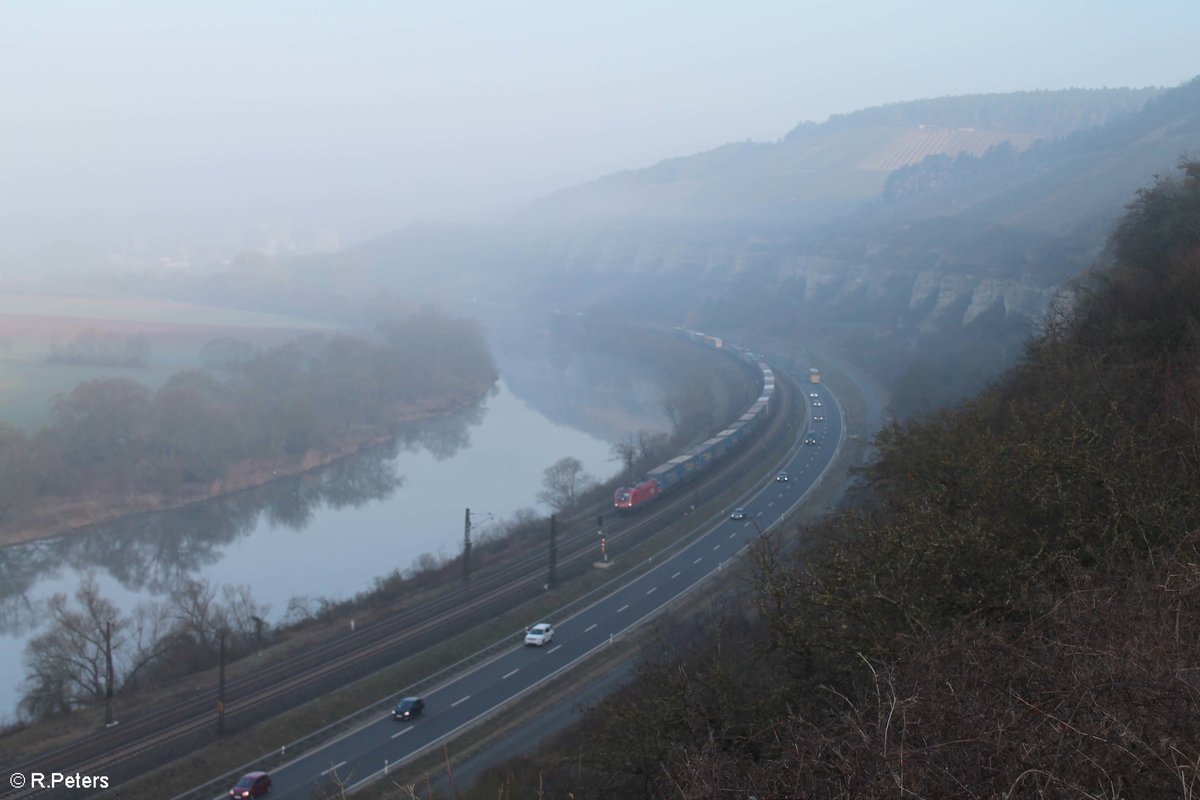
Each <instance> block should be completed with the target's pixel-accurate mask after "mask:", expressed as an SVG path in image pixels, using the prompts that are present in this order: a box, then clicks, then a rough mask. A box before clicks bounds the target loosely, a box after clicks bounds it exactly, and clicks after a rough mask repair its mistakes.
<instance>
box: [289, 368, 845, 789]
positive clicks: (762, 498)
mask: <svg viewBox="0 0 1200 800" xmlns="http://www.w3.org/2000/svg"><path fill="white" fill-rule="evenodd" d="M800 388H801V390H802V393H803V394H804V395H805V399H806V400H807V409H806V416H805V420H806V421H807V426H806V427H805V428H804V430H802V431H800V433H801V434H803V433H805V432H811V433H813V434H815V437H816V442H815V443H813V444H808V445H799V446H797V447H795V448H793V449H792V450H791V451H790V452H789V458H788V460H787V461H786V463H784V464H781V465H779V467H778V469H780V470H786V471H787V473H788V475H789V480H787V481H778V480H774V479H773V478H774V476H770V477H769V478H768V480H766V481H765V482H764V483H763V485H761V486H759V487H756V489H755V490H754V491H753V492H752V493H751V494H750V496H748V497H746V498H743V499H741V500H739V501H738V502H737V503H736V504H735V505H740V506H742V507H743V508H744V509H745V511H746V512H747V517H746V518H745V519H741V520H734V519H729V518H726V519H723V520H720V521H718V522H716V523H713V524H711V525H710V527H708V528H707V529H706V530H705V531H704V532H703V533H702V535H700V536H699V537H698V538H696V539H695V540H694V541H693V542H692V543H691V544H689V545H688V546H686V547H685V548H684V549H683V550H681V551H679V552H678V553H676V554H675V555H673V556H670V557H669V558H666V559H665V560H663V561H662V562H661V563H659V564H657V565H655V566H654V567H653V568H652V569H650V570H648V571H647V572H645V573H644V574H642V575H641V576H640V577H638V578H636V579H634V580H633V581H632V582H630V583H627V584H626V585H624V586H622V587H621V588H620V589H618V590H616V591H614V592H613V593H612V594H610V595H608V596H606V597H604V598H602V599H600V600H597V601H596V602H595V603H593V604H592V605H590V606H588V607H586V608H584V609H582V610H580V611H578V612H576V613H574V614H572V615H571V616H569V617H565V618H563V619H552V620H549V621H551V622H553V623H554V626H555V635H554V640H553V642H552V643H550V644H549V645H547V646H546V647H526V646H524V645H523V644H521V643H520V642H518V641H516V640H514V642H513V647H512V648H511V649H509V650H506V651H504V652H501V653H500V654H498V655H496V656H495V657H493V658H492V659H490V660H488V661H486V662H484V663H482V664H480V665H478V666H476V667H474V668H472V669H470V670H469V671H467V672H465V673H463V674H461V675H458V676H456V677H454V678H453V679H451V680H448V681H446V682H445V683H443V684H441V685H439V686H437V687H436V688H435V689H433V690H431V691H429V692H427V693H426V694H425V695H424V699H425V703H426V712H425V714H424V715H423V716H422V717H419V718H417V719H416V720H415V721H414V722H409V723H401V722H396V721H394V720H393V719H391V717H390V716H385V715H384V714H382V713H381V714H380V716H379V718H378V719H376V720H373V721H371V722H368V723H366V724H364V725H362V726H360V727H359V728H357V729H355V730H353V731H350V732H349V733H347V734H345V735H343V736H341V737H339V738H338V739H336V740H334V741H331V742H329V743H327V744H326V745H325V746H323V747H322V748H320V749H319V750H316V751H313V752H311V753H308V754H305V755H303V756H300V757H298V758H296V759H295V760H292V761H290V762H288V763H286V764H284V765H282V766H279V767H276V768H275V769H274V770H273V771H272V773H271V775H272V779H273V782H274V783H273V787H272V791H271V797H274V798H292V799H293V800H310V799H311V798H318V797H322V796H323V795H322V792H325V793H327V794H326V795H325V796H328V793H332V792H333V791H334V790H335V789H336V784H337V783H339V782H340V783H341V784H342V785H343V786H346V787H347V788H348V789H349V790H350V791H353V790H354V789H355V788H357V787H359V786H362V785H365V784H366V783H368V782H371V781H375V780H378V779H380V778H382V777H384V776H385V775H386V774H387V773H388V772H389V771H391V770H393V769H395V768H396V767H397V766H398V765H400V764H403V763H405V762H407V761H409V760H411V759H413V758H414V757H416V756H418V755H420V754H422V753H423V752H426V751H428V750H430V749H431V748H434V747H437V746H439V745H440V744H441V743H442V742H444V741H446V740H448V739H450V738H451V737H453V736H454V735H455V734H457V733H459V732H461V731H463V730H465V729H466V728H468V727H469V726H471V725H472V724H473V723H476V722H477V721H479V720H481V719H483V718H485V717H488V716H489V715H491V714H493V713H496V712H497V711H498V710H499V709H501V708H502V707H503V706H506V705H508V704H510V703H519V702H522V700H523V699H526V698H530V699H534V698H535V697H536V695H535V693H536V692H537V690H538V687H539V686H541V685H542V684H544V683H545V682H546V681H548V680H549V679H551V678H552V677H554V676H556V675H558V674H560V673H562V672H564V671H565V670H568V669H570V668H571V667H572V666H574V665H575V664H577V663H579V662H580V661H582V660H583V659H585V658H587V657H588V656H589V655H590V654H592V653H594V652H596V651H597V650H599V649H601V648H604V647H608V646H609V645H610V644H611V643H612V642H613V641H614V640H615V639H616V638H617V637H620V636H622V635H623V634H625V633H626V632H628V631H629V630H630V629H632V628H633V627H635V626H636V625H638V624H639V623H641V622H643V621H644V620H646V619H647V618H649V617H651V616H653V615H655V614H656V613H658V612H660V611H661V610H662V609H663V608H665V607H666V606H667V605H669V604H670V603H671V602H672V601H673V600H675V599H676V598H678V597H680V596H681V595H683V594H685V593H686V592H688V591H690V590H691V589H693V588H695V587H696V586H697V585H699V584H700V583H701V582H703V581H704V579H705V578H707V577H709V576H711V575H713V574H714V573H716V572H717V571H718V570H721V569H723V568H724V566H725V564H726V563H727V562H728V561H729V560H730V559H732V558H733V557H735V556H736V555H737V554H738V553H739V552H740V551H742V550H743V549H744V548H745V547H747V546H748V545H749V544H750V543H751V542H752V541H753V540H754V539H755V538H756V537H757V536H758V535H759V534H760V533H761V532H763V531H765V530H767V529H769V528H770V527H771V525H773V524H774V523H775V522H777V521H778V520H779V519H781V518H782V517H783V516H785V515H786V514H787V513H788V512H790V511H791V510H792V509H793V508H795V507H796V506H797V505H798V504H799V502H800V500H801V499H802V498H803V496H804V495H805V494H806V493H807V492H808V491H809V489H811V488H812V487H813V486H814V485H815V484H816V482H817V481H818V480H819V478H820V477H821V475H822V473H823V472H824V470H825V469H827V468H828V466H829V465H830V463H832V461H833V458H834V456H835V455H836V453H837V450H838V448H839V447H840V445H841V442H842V439H843V436H844V423H843V418H842V413H841V409H840V407H839V406H838V404H837V402H836V400H835V398H834V397H833V395H832V394H831V393H830V392H829V390H828V388H827V387H826V386H825V385H823V384H808V383H804V384H801V386H800ZM814 415H816V416H821V417H823V418H824V419H823V420H822V421H813V417H814ZM797 422H799V421H797ZM799 438H801V439H802V438H803V437H802V436H801V437H799ZM541 621H543V620H537V619H531V620H529V624H530V625H532V624H534V623H536V622H541Z"/></svg>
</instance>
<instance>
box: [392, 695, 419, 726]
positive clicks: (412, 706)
mask: <svg viewBox="0 0 1200 800" xmlns="http://www.w3.org/2000/svg"><path fill="white" fill-rule="evenodd" d="M423 713H425V701H424V700H422V699H421V698H419V697H406V698H404V699H403V700H401V701H400V702H399V703H396V707H395V708H393V709H392V719H398V720H400V721H401V722H408V721H409V720H411V719H416V718H417V717H419V716H421V715H422V714H423Z"/></svg>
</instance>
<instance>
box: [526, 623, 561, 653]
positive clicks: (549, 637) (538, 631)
mask: <svg viewBox="0 0 1200 800" xmlns="http://www.w3.org/2000/svg"><path fill="white" fill-rule="evenodd" d="M553 640H554V626H553V625H551V624H550V623H549V622H539V623H538V624H537V625H534V626H533V627H532V628H530V629H529V630H527V631H525V644H535V645H537V646H538V647H545V646H546V645H548V644H550V642H551V641H553Z"/></svg>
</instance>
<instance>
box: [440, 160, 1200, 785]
mask: <svg viewBox="0 0 1200 800" xmlns="http://www.w3.org/2000/svg"><path fill="white" fill-rule="evenodd" d="M1197 220H1200V162H1186V163H1185V164H1183V165H1182V169H1181V172H1180V174H1179V175H1171V176H1167V177H1164V178H1162V179H1160V180H1159V181H1158V182H1157V183H1156V184H1155V185H1154V186H1153V187H1151V188H1149V189H1146V190H1143V191H1142V192H1140V193H1139V194H1138V196H1137V197H1136V199H1135V200H1134V202H1133V203H1132V204H1131V205H1130V207H1129V209H1128V211H1127V213H1126V215H1125V217H1124V218H1123V220H1122V221H1121V223H1120V224H1119V225H1118V226H1117V228H1116V230H1115V232H1114V233H1113V235H1112V236H1111V238H1110V241H1109V245H1108V248H1107V251H1106V254H1105V257H1104V259H1103V261H1102V263H1101V264H1100V265H1099V266H1098V267H1097V268H1096V269H1095V270H1093V271H1092V272H1090V273H1088V274H1087V275H1086V276H1084V277H1083V278H1081V279H1080V281H1079V282H1078V284H1077V289H1078V291H1079V297H1080V299H1079V300H1078V302H1077V303H1076V304H1075V305H1074V307H1072V308H1063V309H1060V310H1059V313H1058V314H1057V315H1056V316H1055V317H1054V319H1053V320H1052V321H1051V322H1050V323H1048V324H1047V326H1046V328H1045V329H1044V330H1043V331H1042V333H1041V334H1040V335H1039V336H1037V337H1035V338H1034V339H1032V340H1031V341H1030V342H1029V343H1028V345H1027V347H1026V349H1025V352H1024V356H1023V358H1022V359H1021V361H1020V363H1019V364H1018V366H1017V367H1015V368H1014V369H1013V370H1011V371H1010V372H1008V373H1006V374H1005V375H1004V376H1003V377H1002V378H1001V379H999V380H998V381H996V382H995V383H994V385H992V386H991V387H990V388H989V389H988V390H986V391H984V392H982V393H980V394H979V395H977V396H976V397H974V398H972V399H971V400H969V401H966V402H964V403H962V404H960V405H959V406H957V407H955V408H952V409H944V410H937V411H930V412H927V413H926V414H924V415H923V416H921V417H918V418H915V419H912V420H909V421H907V422H901V423H895V424H893V425H892V426H890V427H889V428H887V429H885V430H884V432H883V433H882V434H881V435H880V436H879V437H878V440H877V444H878V447H879V455H878V458H877V460H876V461H875V462H874V463H873V464H872V465H870V467H869V468H868V469H867V471H866V473H865V475H864V478H865V484H864V487H863V489H862V490H861V491H860V492H859V493H858V494H857V495H856V496H855V497H854V498H853V501H852V502H851V503H850V505H849V507H847V508H845V509H844V510H842V511H840V512H839V513H837V514H835V515H834V516H832V517H830V518H827V519H826V520H824V521H822V522H820V523H818V524H815V525H812V526H806V527H797V528H796V529H794V530H793V531H791V532H790V533H791V536H788V537H770V538H766V539H764V540H763V541H762V542H761V544H760V546H759V547H758V548H757V550H756V553H755V565H754V570H753V577H752V579H751V583H750V585H749V586H748V591H747V592H745V593H744V594H742V595H741V596H738V597H733V598H729V599H726V600H724V601H723V602H720V603H715V604H713V606H712V607H711V609H710V611H709V613H708V614H707V615H705V616H704V617H703V618H701V619H699V620H697V621H695V622H694V623H693V624H691V625H686V626H682V625H680V626H675V627H674V628H667V626H665V625H664V626H663V627H662V629H661V630H660V631H659V635H658V636H656V637H654V639H653V641H652V643H651V644H648V645H647V646H646V647H645V648H644V649H643V652H642V658H641V660H640V663H639V666H638V670H637V672H638V677H637V679H636V681H635V682H634V683H633V684H632V685H630V686H628V687H626V688H624V689H623V690H622V691H621V692H619V693H618V695H617V696H615V697H613V698H612V699H610V700H606V701H603V702H601V703H600V704H599V708H598V710H597V713H595V714H594V715H592V716H591V717H589V719H588V720H587V721H586V722H585V723H584V724H583V725H582V726H581V727H578V728H576V729H574V730H573V731H572V732H571V733H570V734H568V735H567V736H565V737H562V738H561V739H560V740H559V741H558V742H557V743H556V744H555V745H554V747H552V748H550V749H547V750H544V751H542V752H541V753H538V754H536V755H534V756H532V757H528V758H524V759H521V760H518V761H514V762H510V763H509V764H506V765H503V766H502V767H500V768H498V769H495V770H493V771H492V772H491V773H489V774H488V775H487V776H486V778H485V779H484V780H483V781H481V782H480V784H479V785H477V786H476V787H475V789H474V790H473V791H472V793H470V794H461V795H460V796H464V797H496V796H501V797H506V798H519V797H537V796H542V795H543V794H544V795H545V796H556V797H557V796H568V793H570V796H574V797H576V798H580V800H583V799H584V798H607V797H622V798H660V797H661V798H665V797H725V796H729V797H735V796H736V797H749V796H755V797H759V798H766V797H770V798H776V797H810V798H851V797H853V798H870V797H896V796H910V797H1006V798H1010V797H1011V798H1018V797H1029V798H1034V797H1064V798H1098V797H1104V798H1117V797H1147V798H1158V797H1162V798H1166V797H1189V796H1192V795H1193V794H1195V786H1196V782H1197V780H1198V779H1200V726H1198V725H1197V724H1196V721H1197V719H1200V593H1198V592H1197V591H1196V588H1197V587H1198V586H1200V566H1198V565H1200V493H1198V492H1197V491H1196V487H1197V486H1200V401H1198V400H1197V398H1200V226H1198V225H1197V224H1196V221H1197ZM498 793H499V794H498Z"/></svg>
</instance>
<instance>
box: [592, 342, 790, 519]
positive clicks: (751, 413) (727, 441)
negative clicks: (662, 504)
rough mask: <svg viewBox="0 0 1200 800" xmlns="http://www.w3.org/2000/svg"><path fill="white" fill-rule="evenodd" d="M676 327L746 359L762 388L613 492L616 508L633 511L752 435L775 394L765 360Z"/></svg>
mask: <svg viewBox="0 0 1200 800" xmlns="http://www.w3.org/2000/svg"><path fill="white" fill-rule="evenodd" d="M677 330H678V331H679V333H680V334H682V335H684V336H686V337H687V338H689V339H691V340H692V341H694V342H698V343H700V344H703V345H705V346H707V347H713V348H716V349H718V350H726V351H728V352H730V353H737V354H738V355H739V356H741V357H742V358H743V359H745V360H746V361H749V362H751V363H753V364H754V365H755V366H756V367H757V368H758V369H759V370H760V371H761V373H762V375H761V380H762V390H761V391H760V392H759V396H758V399H757V400H755V401H754V403H753V404H751V406H750V407H749V408H748V409H746V412H745V413H744V414H742V416H741V417H739V418H738V419H737V421H736V422H734V423H733V424H732V425H730V426H729V427H728V428H726V429H725V430H723V431H721V432H720V433H718V434H717V435H716V436H714V437H712V438H711V439H708V440H707V441H704V442H702V443H700V444H698V445H696V446H695V447H693V448H691V449H690V450H688V451H687V452H686V453H684V454H683V455H680V456H676V457H675V458H672V459H671V460H670V461H668V462H666V463H665V464H659V465H658V466H657V467H655V468H654V469H652V470H650V471H649V472H648V473H646V477H644V478H643V479H642V480H640V481H637V482H635V483H632V484H629V485H628V486H622V487H621V488H620V489H617V491H616V492H615V493H614V494H613V507H614V508H616V509H617V510H618V511H633V510H635V509H638V508H641V507H642V506H644V505H646V504H647V503H651V502H653V501H654V500H656V499H658V498H659V497H660V496H661V495H663V494H666V493H667V492H670V491H673V490H674V489H676V488H678V487H679V486H681V485H683V484H685V483H687V482H688V481H690V480H692V479H693V478H695V477H696V475H697V474H699V473H700V472H702V471H703V470H705V469H707V468H708V467H709V466H710V465H711V464H713V463H714V462H716V461H717V460H718V459H720V458H721V457H722V456H723V455H725V454H726V453H728V452H729V451H731V450H733V449H734V448H735V447H737V446H738V445H739V444H741V443H742V442H744V441H746V440H747V439H749V438H750V437H751V436H753V435H754V433H755V431H757V430H758V429H759V428H761V427H763V426H764V425H765V424H766V420H767V416H768V415H769V414H770V413H771V403H772V402H774V397H775V373H774V372H772V371H771V368H770V367H768V366H767V364H766V362H765V361H762V360H760V359H759V358H758V357H757V356H756V355H755V354H754V353H751V352H750V351H748V350H744V349H742V348H739V347H735V346H733V345H728V344H726V342H725V341H724V340H722V339H720V338H718V337H716V336H708V335H706V334H703V333H700V332H698V331H690V330H686V329H684V328H679V329H677Z"/></svg>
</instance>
